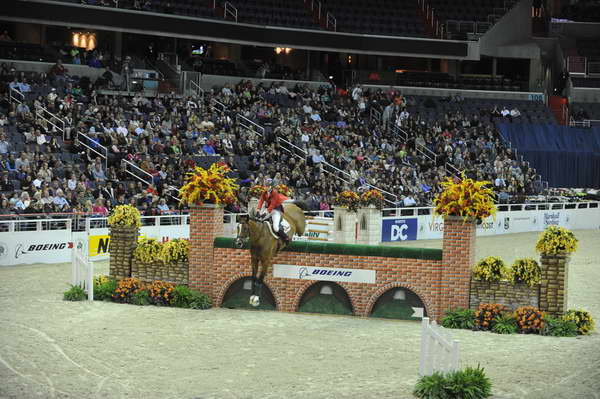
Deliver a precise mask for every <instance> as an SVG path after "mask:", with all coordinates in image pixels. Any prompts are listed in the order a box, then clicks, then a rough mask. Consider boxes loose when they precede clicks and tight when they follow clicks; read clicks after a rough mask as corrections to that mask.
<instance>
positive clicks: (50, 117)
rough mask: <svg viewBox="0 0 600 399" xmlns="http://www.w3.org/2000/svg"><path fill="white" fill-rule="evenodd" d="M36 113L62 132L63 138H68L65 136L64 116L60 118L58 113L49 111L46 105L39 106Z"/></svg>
mask: <svg viewBox="0 0 600 399" xmlns="http://www.w3.org/2000/svg"><path fill="white" fill-rule="evenodd" d="M35 114H36V116H37V117H39V118H41V119H43V120H45V121H46V122H47V123H48V124H50V125H51V126H52V127H54V129H56V130H57V131H58V132H59V133H60V135H61V136H62V138H63V140H66V139H67V137H66V136H65V121H64V120H63V119H62V118H59V117H58V116H57V115H56V114H54V113H52V112H50V111H48V110H47V109H46V108H44V107H38V108H37V109H36V110H35Z"/></svg>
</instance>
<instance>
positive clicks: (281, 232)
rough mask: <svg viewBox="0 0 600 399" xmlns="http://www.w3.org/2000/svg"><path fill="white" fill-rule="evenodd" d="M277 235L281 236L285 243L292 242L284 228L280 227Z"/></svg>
mask: <svg viewBox="0 0 600 399" xmlns="http://www.w3.org/2000/svg"><path fill="white" fill-rule="evenodd" d="M277 235H278V236H279V238H281V239H282V240H283V242H284V244H286V245H287V244H289V243H290V238H289V237H288V236H287V234H285V231H283V229H282V228H280V229H279V231H278V232H277Z"/></svg>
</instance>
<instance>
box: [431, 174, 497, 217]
mask: <svg viewBox="0 0 600 399" xmlns="http://www.w3.org/2000/svg"><path fill="white" fill-rule="evenodd" d="M488 184H490V182H489V181H475V180H473V179H467V178H466V177H465V175H464V173H463V175H462V178H461V179H456V180H455V179H452V178H448V179H446V181H444V182H442V184H441V185H442V188H443V191H442V192H441V193H440V194H439V195H437V196H436V197H435V199H434V200H433V203H434V205H435V214H437V215H443V216H462V217H463V218H465V219H468V218H472V219H483V218H486V217H488V216H494V217H495V215H496V206H495V205H494V195H495V194H494V192H493V191H492V189H491V188H486V187H485V186H486V185H488Z"/></svg>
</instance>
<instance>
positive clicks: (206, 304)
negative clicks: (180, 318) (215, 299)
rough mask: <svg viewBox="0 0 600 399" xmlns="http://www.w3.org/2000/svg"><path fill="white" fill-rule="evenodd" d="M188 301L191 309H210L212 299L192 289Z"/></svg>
mask: <svg viewBox="0 0 600 399" xmlns="http://www.w3.org/2000/svg"><path fill="white" fill-rule="evenodd" d="M189 303H190V306H189V307H190V308H192V309H210V308H211V307H212V301H211V300H210V298H209V297H208V295H206V294H203V293H201V292H197V291H192V297H191V298H190V302H189Z"/></svg>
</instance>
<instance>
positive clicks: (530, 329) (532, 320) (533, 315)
mask: <svg viewBox="0 0 600 399" xmlns="http://www.w3.org/2000/svg"><path fill="white" fill-rule="evenodd" d="M515 318H516V319H517V324H518V326H519V332H521V333H523V334H531V333H534V334H539V332H540V330H541V329H542V328H544V313H542V312H540V311H539V309H537V308H535V307H533V306H522V307H520V308H518V309H517V310H516V311H515Z"/></svg>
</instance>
